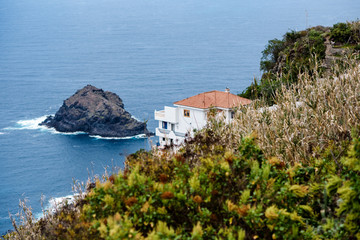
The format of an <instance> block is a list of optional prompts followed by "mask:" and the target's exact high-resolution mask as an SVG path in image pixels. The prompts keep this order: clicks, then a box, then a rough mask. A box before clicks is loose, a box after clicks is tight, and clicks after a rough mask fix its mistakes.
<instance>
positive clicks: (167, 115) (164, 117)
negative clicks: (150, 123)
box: [154, 106, 178, 123]
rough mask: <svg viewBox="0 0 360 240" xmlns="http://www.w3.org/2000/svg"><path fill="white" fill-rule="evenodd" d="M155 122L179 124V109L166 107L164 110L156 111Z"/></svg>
mask: <svg viewBox="0 0 360 240" xmlns="http://www.w3.org/2000/svg"><path fill="white" fill-rule="evenodd" d="M154 115H155V120H158V121H163V122H169V123H177V122H178V121H177V118H178V117H177V109H176V108H173V107H166V106H165V109H164V110H161V111H156V110H155V113H154Z"/></svg>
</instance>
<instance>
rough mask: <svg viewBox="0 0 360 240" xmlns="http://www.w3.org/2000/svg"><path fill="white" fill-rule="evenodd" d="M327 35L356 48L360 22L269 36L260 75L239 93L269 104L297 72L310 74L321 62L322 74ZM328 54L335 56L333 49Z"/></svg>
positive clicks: (328, 37) (331, 38)
mask: <svg viewBox="0 0 360 240" xmlns="http://www.w3.org/2000/svg"><path fill="white" fill-rule="evenodd" d="M326 39H330V40H331V41H334V42H335V43H336V46H338V47H343V46H346V47H348V48H349V50H356V51H358V49H359V46H358V45H359V44H360V22H359V21H356V22H351V23H338V24H335V25H334V26H333V27H332V28H326V27H321V26H318V27H313V28H310V29H307V30H305V31H299V32H296V31H290V32H288V33H286V34H285V35H284V36H283V38H282V39H281V40H279V39H274V40H270V41H269V42H268V45H267V46H266V47H265V49H264V51H263V52H262V54H263V55H262V58H261V62H260V69H261V70H262V71H263V75H262V77H261V79H260V80H256V81H254V83H252V84H251V85H250V86H249V87H248V88H247V89H245V90H244V91H243V92H242V93H241V94H240V96H242V97H246V98H250V99H259V98H264V99H265V100H266V101H267V103H268V104H273V103H274V95H275V94H276V91H277V90H278V89H279V88H281V87H282V86H284V85H285V86H291V85H292V84H293V83H296V82H297V79H298V75H299V74H302V73H308V74H313V72H312V71H313V68H314V66H315V65H319V66H324V67H323V69H321V71H320V72H319V73H320V74H323V73H324V72H325V70H327V69H326V67H329V66H327V65H326V64H324V60H325V56H326V46H325V42H326ZM328 54H330V55H331V56H330V55H329V56H328V57H330V58H331V57H334V56H332V54H333V53H331V52H329V53H328ZM336 54H339V53H336ZM336 54H335V55H336ZM345 55H346V54H345V53H341V54H339V55H336V57H337V58H340V59H341V58H342V57H346V56H345ZM325 66H326V67H325ZM317 70H319V68H318V69H317Z"/></svg>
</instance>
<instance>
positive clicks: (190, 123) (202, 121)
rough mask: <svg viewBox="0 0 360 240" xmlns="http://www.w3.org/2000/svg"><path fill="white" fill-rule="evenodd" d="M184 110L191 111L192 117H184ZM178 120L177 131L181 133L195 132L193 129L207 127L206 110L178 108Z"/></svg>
mask: <svg viewBox="0 0 360 240" xmlns="http://www.w3.org/2000/svg"><path fill="white" fill-rule="evenodd" d="M184 110H189V111H190V117H185V116H184ZM178 120H179V124H178V125H177V127H176V129H175V131H176V132H181V133H187V132H190V133H192V132H193V129H201V128H203V127H204V126H205V125H206V110H205V109H204V110H203V109H196V108H191V107H185V106H178Z"/></svg>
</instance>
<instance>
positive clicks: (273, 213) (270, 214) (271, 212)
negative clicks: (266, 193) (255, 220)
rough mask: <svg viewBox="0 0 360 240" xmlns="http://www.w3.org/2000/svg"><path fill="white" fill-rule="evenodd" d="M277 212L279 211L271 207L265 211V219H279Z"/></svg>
mask: <svg viewBox="0 0 360 240" xmlns="http://www.w3.org/2000/svg"><path fill="white" fill-rule="evenodd" d="M278 211H279V209H278V208H277V207H276V206H275V205H272V206H271V207H268V208H267V209H266V211H265V217H266V218H267V219H269V220H273V219H277V218H278V217H279V214H278Z"/></svg>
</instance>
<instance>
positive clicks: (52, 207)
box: [35, 194, 79, 220]
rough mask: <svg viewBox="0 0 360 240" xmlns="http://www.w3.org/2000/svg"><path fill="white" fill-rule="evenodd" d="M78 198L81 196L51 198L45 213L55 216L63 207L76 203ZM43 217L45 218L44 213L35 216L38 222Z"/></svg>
mask: <svg viewBox="0 0 360 240" xmlns="http://www.w3.org/2000/svg"><path fill="white" fill-rule="evenodd" d="M76 197H79V194H74V195H67V196H65V197H57V198H50V200H49V201H48V203H47V205H46V206H45V209H44V212H45V213H49V214H54V213H56V211H58V210H59V209H60V208H61V207H63V206H65V204H73V203H75V200H76ZM42 217H44V213H43V212H39V213H36V214H35V219H36V220H39V219H41V218H42Z"/></svg>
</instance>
